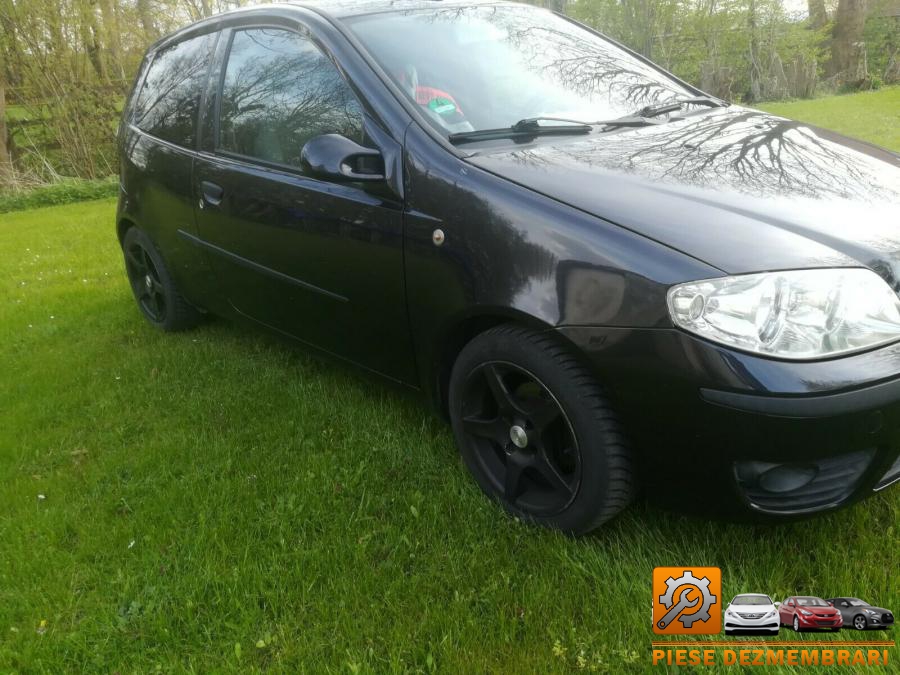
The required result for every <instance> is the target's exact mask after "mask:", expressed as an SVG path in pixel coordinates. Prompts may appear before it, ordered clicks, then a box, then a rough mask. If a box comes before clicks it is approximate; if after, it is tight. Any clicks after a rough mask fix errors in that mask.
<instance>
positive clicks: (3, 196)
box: [0, 176, 119, 213]
mask: <svg viewBox="0 0 900 675" xmlns="http://www.w3.org/2000/svg"><path fill="white" fill-rule="evenodd" d="M118 189H119V178H118V176H110V177H109V178H103V179H100V180H79V179H77V178H67V179H65V180H61V181H59V182H58V183H50V184H48V185H42V186H40V187H36V188H32V189H26V190H23V191H21V192H12V193H4V192H0V213H8V212H10V211H20V210H22V209H33V208H37V207H40V206H52V205H56V204H69V203H71V202H80V201H85V200H89V199H100V198H101V197H114V196H115V195H116V193H117V192H118Z"/></svg>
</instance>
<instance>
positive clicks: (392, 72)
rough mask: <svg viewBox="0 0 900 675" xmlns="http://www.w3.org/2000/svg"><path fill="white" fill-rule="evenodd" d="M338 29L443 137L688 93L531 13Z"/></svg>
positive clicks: (408, 17) (626, 108)
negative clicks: (353, 40) (355, 40)
mask: <svg viewBox="0 0 900 675" xmlns="http://www.w3.org/2000/svg"><path fill="white" fill-rule="evenodd" d="M346 23H347V24H348V25H349V26H350V29H351V30H352V31H353V32H354V33H355V34H356V36H357V37H358V38H359V39H360V41H361V42H362V43H363V45H364V46H365V47H366V49H367V50H368V52H369V53H370V54H371V55H372V56H373V58H374V59H375V60H376V61H378V63H379V65H381V67H382V69H383V70H384V71H385V73H386V74H387V75H388V76H389V77H390V78H391V79H392V80H393V81H394V83H395V84H396V85H397V87H398V88H399V89H400V90H401V91H403V92H404V93H405V94H406V96H408V97H409V99H410V101H411V102H413V103H414V104H416V105H418V106H419V107H420V109H421V110H422V112H423V115H424V116H425V118H426V119H427V120H428V121H429V122H430V123H431V124H432V125H433V126H435V127H436V128H437V129H438V130H440V131H443V132H449V133H457V132H466V131H471V130H478V129H490V128H498V127H505V126H508V125H510V124H512V123H514V122H516V121H517V120H520V119H523V118H527V117H533V116H555V117H569V118H574V119H578V120H584V121H595V120H601V119H609V118H611V117H619V116H621V115H625V114H628V113H631V112H634V111H636V110H638V109H640V108H641V107H643V106H646V105H649V104H654V103H659V102H662V101H667V100H671V99H673V98H678V97H684V96H690V95H692V93H691V92H690V91H689V90H688V89H686V88H685V87H684V86H682V85H681V84H679V83H678V82H677V81H675V80H674V79H672V78H670V77H667V76H666V75H665V74H663V73H662V72H660V71H659V70H657V69H656V68H654V67H653V66H651V65H649V64H647V63H646V62H644V61H642V60H641V59H639V58H637V57H635V56H633V55H631V54H629V53H628V52H626V51H625V50H624V49H622V48H620V47H618V46H616V45H614V44H613V43H612V42H610V41H608V40H606V39H604V38H602V37H600V36H598V35H596V34H595V33H593V32H591V31H588V30H586V29H584V28H582V27H580V26H578V25H577V24H574V23H572V22H570V21H567V20H566V19H564V18H562V17H559V16H557V15H555V14H552V13H550V12H547V11H546V10H542V9H538V8H534V7H525V6H502V5H501V6H498V5H481V6H472V7H457V6H453V7H447V8H438V7H434V8H430V7H429V8H428V9H427V10H423V11H404V12H386V13H373V14H367V15H362V16H358V17H352V18H350V19H347V20H346ZM398 36H402V39H398Z"/></svg>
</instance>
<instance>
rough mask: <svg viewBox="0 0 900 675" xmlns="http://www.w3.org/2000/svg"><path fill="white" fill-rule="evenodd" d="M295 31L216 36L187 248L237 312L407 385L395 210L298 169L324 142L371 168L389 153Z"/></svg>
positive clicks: (308, 41)
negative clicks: (207, 265)
mask: <svg viewBox="0 0 900 675" xmlns="http://www.w3.org/2000/svg"><path fill="white" fill-rule="evenodd" d="M296 25H297V24H296V22H293V23H292V24H291V26H279V25H265V26H260V25H239V26H235V27H233V28H231V29H228V30H226V31H224V32H223V40H224V42H223V47H222V50H221V51H222V52H223V53H222V54H221V56H220V61H219V70H220V71H221V72H219V73H218V75H217V81H216V82H215V83H214V85H213V86H214V87H215V88H216V91H215V95H214V96H213V97H211V100H213V101H216V102H215V103H213V104H212V105H211V106H210V109H211V111H210V114H211V116H212V117H213V119H214V123H213V124H212V125H211V126H210V130H209V134H210V135H211V136H212V138H211V139H208V141H207V143H206V148H205V149H204V150H203V151H202V152H201V153H200V156H199V157H198V159H197V161H196V163H195V172H194V182H195V189H196V190H197V194H198V205H197V228H198V237H197V242H196V243H198V244H200V245H201V246H202V247H203V248H205V249H206V250H207V252H208V254H209V257H210V259H211V264H212V265H213V268H214V271H215V274H216V278H217V280H218V283H219V286H220V290H221V293H222V294H224V295H225V297H227V299H228V302H229V303H230V305H231V306H232V307H233V309H234V310H236V311H237V312H239V313H240V314H243V315H245V316H247V317H249V318H251V319H253V320H254V321H257V322H259V323H261V324H264V325H266V326H269V327H271V328H273V329H275V330H277V331H280V332H282V333H284V334H287V335H289V336H292V337H294V338H297V339H299V340H302V341H304V342H306V343H308V344H311V345H314V346H316V347H318V348H320V349H322V350H325V351H327V352H330V353H333V354H336V355H338V356H341V357H343V358H346V359H349V360H351V361H354V362H357V363H359V364H361V365H364V366H366V367H368V368H370V369H372V370H375V371H378V372H380V373H383V374H385V375H388V376H390V377H392V378H395V379H397V380H401V381H405V382H410V383H411V382H415V368H414V361H413V356H412V353H413V352H412V344H411V337H410V330H409V325H408V321H407V314H406V300H405V288H404V270H403V220H402V217H403V216H402V207H403V204H402V200H401V199H400V197H398V196H397V195H396V194H395V192H392V191H391V190H390V189H388V186H387V185H386V184H385V182H381V183H378V182H367V183H362V182H350V181H348V180H329V179H323V178H322V177H321V175H319V174H314V173H312V171H311V169H310V168H309V167H308V165H307V168H304V163H303V162H301V153H302V150H303V148H304V145H305V144H306V143H307V142H308V141H309V140H311V139H313V138H316V137H318V136H320V135H323V134H339V135H340V136H343V137H345V138H347V139H350V140H352V141H354V142H356V143H358V144H361V145H363V146H367V147H370V148H375V149H377V150H379V151H380V152H381V153H382V155H383V156H388V155H390V154H392V153H393V154H396V155H397V156H399V145H396V144H395V141H393V139H392V138H391V137H390V136H389V135H388V134H387V132H386V131H385V130H384V129H383V128H382V127H380V126H379V124H378V122H377V120H375V119H374V117H373V116H372V114H371V111H369V110H367V108H366V107H365V106H364V105H363V104H362V103H361V102H360V100H359V99H358V98H357V96H356V94H355V93H354V90H353V89H352V88H351V87H350V85H349V84H348V82H347V80H345V79H344V76H343V75H342V72H341V71H340V70H339V69H338V68H337V67H336V65H335V63H334V62H333V61H332V59H331V58H330V57H329V55H328V54H327V53H326V52H325V50H324V48H323V46H322V44H321V43H320V42H319V41H318V40H316V39H315V37H314V36H313V34H312V33H310V32H309V31H308V30H305V29H297V28H296ZM220 41H221V40H220ZM376 154H377V153H376Z"/></svg>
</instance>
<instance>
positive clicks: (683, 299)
mask: <svg viewBox="0 0 900 675" xmlns="http://www.w3.org/2000/svg"><path fill="white" fill-rule="evenodd" d="M119 139H120V148H121V150H120V159H121V162H120V165H121V195H120V201H119V208H118V215H117V218H118V220H117V226H118V237H119V241H120V242H121V244H122V248H123V250H124V254H125V263H126V269H127V273H128V277H129V279H130V282H131V286H132V288H133V290H134V294H135V297H136V299H137V302H138V304H139V306H140V309H141V311H142V312H143V313H144V315H145V316H146V318H147V319H148V320H149V321H150V322H151V323H152V324H154V325H156V326H158V327H160V328H162V329H164V330H178V329H184V328H187V327H189V326H191V325H193V324H194V323H196V322H197V320H198V319H199V318H200V317H201V315H203V314H205V313H212V314H218V315H225V316H231V317H239V318H241V319H246V320H247V321H250V322H253V323H255V324H257V325H259V326H263V327H265V328H268V329H270V330H272V331H275V332H276V333H279V334H281V335H284V336H287V337H288V338H290V339H292V340H295V341H297V342H299V343H303V344H305V345H308V346H310V347H313V348H315V349H317V350H320V351H322V352H325V353H327V354H331V355H333V356H336V357H339V358H341V359H345V360H347V361H350V362H353V363H356V364H359V365H360V366H362V367H364V368H366V369H368V370H369V371H372V372H374V373H378V374H380V375H383V376H384V377H386V378H388V379H390V380H394V381H396V382H398V383H401V384H402V385H405V386H407V387H411V388H413V389H417V390H420V391H421V392H422V393H423V394H424V395H425V396H427V397H428V399H430V401H431V402H432V403H433V405H434V406H435V407H436V408H437V410H439V411H441V412H443V413H444V414H445V415H446V416H447V417H448V418H449V419H450V421H451V422H452V426H453V432H454V434H455V437H456V441H457V444H458V446H459V449H460V452H461V453H462V456H463V458H464V460H465V462H466V464H467V465H468V467H469V469H470V470H471V471H472V473H473V474H474V476H475V478H476V480H477V481H478V483H479V485H480V486H481V488H482V489H483V490H484V491H485V492H486V493H487V494H489V495H490V496H492V497H494V498H496V499H497V500H498V501H500V502H501V503H502V504H503V505H504V506H505V507H506V508H507V509H508V510H509V511H511V512H512V513H514V514H516V515H518V516H520V517H522V518H524V519H527V520H531V521H536V522H538V523H541V524H545V525H549V526H553V527H557V528H561V529H563V530H566V531H571V532H585V531H588V530H590V529H592V528H594V527H596V526H598V525H599V524H601V523H602V522H604V521H605V520H607V519H609V518H611V517H612V516H614V515H615V514H616V513H618V512H619V511H620V510H621V509H622V508H623V507H625V505H626V504H627V503H628V502H629V501H630V500H631V499H632V497H633V496H634V494H635V490H636V488H637V486H638V484H639V483H640V484H641V485H642V486H643V487H644V488H645V489H646V493H647V494H648V495H650V496H652V497H654V498H655V499H657V500H659V501H661V502H663V503H664V504H671V505H674V506H677V507H679V508H682V509H697V510H700V511H702V512H705V513H716V514H722V515H731V516H736V515H740V514H758V515H767V516H778V517H786V516H791V515H796V514H804V513H810V512H815V511H821V510H825V509H830V508H833V507H836V506H838V505H842V504H845V503H848V502H850V501H853V500H855V499H858V498H861V497H863V496H865V495H868V494H871V493H872V492H873V491H876V490H880V489H881V488H883V487H885V486H886V485H888V484H889V483H892V482H894V481H896V480H897V479H898V478H900V461H898V452H900V297H898V295H897V291H898V289H900V228H898V225H900V160H898V156H897V155H896V154H893V153H891V152H888V151H887V150H883V149H880V148H877V147H874V146H871V145H867V144H864V143H861V142H858V141H853V140H850V139H847V138H843V137H840V136H837V135H835V134H832V133H830V132H827V131H823V130H820V129H815V128H812V127H809V126H807V125H804V124H801V123H799V122H793V121H789V120H786V119H782V118H779V117H774V116H772V115H768V114H765V113H762V112H758V111H755V110H751V109H748V108H744V107H740V106H736V105H728V104H726V103H725V102H723V101H720V100H718V99H715V98H712V97H710V96H707V95H705V94H704V93H703V92H701V91H698V90H697V89H696V88H694V87H692V86H690V85H689V84H686V83H685V82H682V81H680V80H678V79H677V78H675V77H673V76H672V75H670V74H668V73H666V72H664V71H663V70H661V69H660V68H658V67H656V66H655V65H653V64H652V63H650V62H649V61H647V60H646V59H644V58H642V57H640V56H638V55H637V54H635V53H633V52H631V51H629V50H627V49H625V48H623V47H622V46H621V45H618V44H616V43H615V42H613V41H611V40H609V39H607V38H605V37H603V36H602V35H600V34H598V33H596V32H594V31H592V30H590V29H588V28H585V27H584V26H581V25H579V24H577V23H575V22H573V21H572V20H570V19H568V18H566V17H563V16H559V15H556V14H554V13H551V12H549V11H546V10H542V9H538V8H535V7H530V6H525V5H517V4H511V3H503V2H500V3H495V2H487V3H485V2H467V1H463V2H456V1H455V0H450V1H448V2H428V1H425V0H402V1H399V2H398V1H395V0H373V1H361V2H353V3H349V4H342V3H341V2H335V3H328V4H327V6H326V5H318V4H310V5H309V6H304V5H295V4H282V5H277V6H269V7H256V8H251V9H245V10H239V11H235V12H231V13H227V14H223V15H220V16H217V17H213V18H212V19H208V20H205V21H201V22H199V23H196V24H194V25H192V26H189V27H187V28H185V29H183V30H181V31H179V32H177V33H175V34H174V35H171V36H168V37H166V38H163V39H162V40H160V41H159V42H157V43H156V44H154V45H153V46H152V47H151V48H150V50H149V51H148V53H147V56H146V58H145V60H144V63H143V65H142V67H141V69H140V74H139V75H138V78H137V81H136V83H135V86H134V90H133V93H132V95H131V97H130V98H129V101H128V103H127V106H126V108H125V111H124V116H123V121H122V125H121V128H120V133H119Z"/></svg>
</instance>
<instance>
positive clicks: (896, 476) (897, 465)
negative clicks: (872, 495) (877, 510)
mask: <svg viewBox="0 0 900 675" xmlns="http://www.w3.org/2000/svg"><path fill="white" fill-rule="evenodd" d="M898 480H900V456H898V457H897V459H896V461H895V462H894V463H893V464H892V465H891V468H890V469H888V470H887V473H886V474H884V477H883V478H882V479H881V480H880V481H878V485H876V486H875V489H876V490H881V489H883V488H886V487H887V486H888V485H890V484H891V483H894V482H896V481H898Z"/></svg>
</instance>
